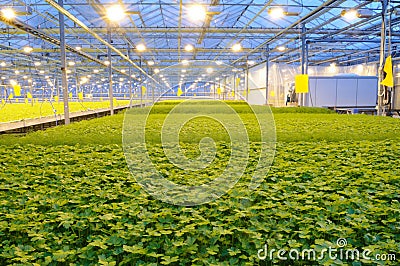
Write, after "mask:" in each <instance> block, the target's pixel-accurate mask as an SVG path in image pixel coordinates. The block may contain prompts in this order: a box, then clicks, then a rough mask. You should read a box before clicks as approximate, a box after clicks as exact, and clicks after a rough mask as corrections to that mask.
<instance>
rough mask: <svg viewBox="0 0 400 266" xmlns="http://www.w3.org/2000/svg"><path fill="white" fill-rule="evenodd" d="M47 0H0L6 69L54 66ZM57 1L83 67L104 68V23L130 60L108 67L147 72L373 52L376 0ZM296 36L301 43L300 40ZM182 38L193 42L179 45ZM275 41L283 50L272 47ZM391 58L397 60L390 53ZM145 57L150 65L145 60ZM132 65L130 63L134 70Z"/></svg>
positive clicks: (352, 60) (52, 18)
mask: <svg viewBox="0 0 400 266" xmlns="http://www.w3.org/2000/svg"><path fill="white" fill-rule="evenodd" d="M51 3H57V1H54V0H25V1H22V0H2V4H1V6H0V7H1V8H2V9H5V8H12V9H13V10H15V11H16V18H14V19H12V20H7V19H6V18H5V17H4V16H0V21H1V22H2V23H0V33H1V34H0V62H7V64H8V66H11V67H9V68H7V69H9V71H12V69H14V68H15V69H16V68H18V69H19V68H21V69H31V68H35V67H34V66H33V63H34V61H41V62H45V64H42V66H41V67H44V68H48V69H53V68H56V67H59V61H60V59H59V58H60V55H59V54H60V51H59V43H57V40H60V35H59V25H60V22H59V11H58V10H57V9H56V8H55V7H54V6H52V5H51ZM116 4H118V5H121V6H122V7H123V9H124V10H125V12H126V16H125V17H123V18H122V20H121V21H119V22H110V21H109V20H108V19H107V17H106V16H105V14H106V10H107V8H108V7H110V6H111V5H116ZM193 5H199V6H201V7H202V8H203V9H204V10H205V12H206V13H205V17H204V18H203V20H199V21H193V17H191V15H190V10H191V7H193ZM399 5H400V2H399V1H391V2H390V4H389V6H388V9H387V12H386V13H385V14H386V17H387V19H388V21H389V22H388V27H387V28H388V29H391V32H390V36H391V44H392V47H391V50H392V51H395V50H396V49H399V48H397V45H396V43H398V42H399V41H400V38H399V36H400V29H399V25H400V12H399V10H400V7H399ZM278 7H279V8H282V10H283V12H284V15H283V16H282V17H280V18H274V17H273V16H272V13H273V12H272V11H273V9H274V8H275V9H276V8H278ZM63 10H64V11H63V12H64V13H65V14H67V13H68V14H69V16H65V23H64V24H65V27H66V43H67V45H69V46H70V47H72V48H75V47H80V48H81V51H82V52H84V53H85V54H86V55H88V56H86V57H85V56H82V55H81V54H78V53H77V52H76V51H74V50H73V49H72V50H71V49H70V50H69V51H68V52H67V60H69V61H71V60H72V61H76V62H79V63H78V64H76V68H77V69H79V71H82V72H85V71H88V70H90V69H92V68H99V67H100V68H101V67H104V65H101V64H99V60H100V61H101V62H103V61H104V60H106V59H107V46H106V45H105V44H104V42H102V41H101V39H102V40H105V41H107V27H108V26H109V27H110V30H111V45H113V46H114V47H115V48H117V49H118V50H119V51H121V53H123V54H125V55H126V54H128V52H129V55H130V59H131V62H128V61H127V60H125V59H124V58H122V57H121V56H119V55H118V54H117V53H116V52H115V51H112V64H113V66H114V67H115V68H117V69H124V68H127V67H129V66H132V63H134V64H135V65H137V66H138V67H139V68H142V69H143V71H145V72H146V73H149V74H151V73H153V72H154V70H155V69H163V68H166V67H170V66H173V65H176V64H178V63H180V62H181V61H182V60H199V61H201V60H214V61H216V60H219V61H222V62H223V63H224V64H226V65H230V66H233V67H239V68H241V67H244V66H246V62H247V61H249V60H251V61H254V62H255V63H256V64H257V63H261V62H263V61H265V60H266V59H267V58H268V59H269V60H270V61H271V62H275V63H287V64H293V65H298V64H300V60H301V54H302V48H304V49H305V48H306V46H307V51H308V53H307V55H308V64H309V65H311V66H312V65H315V66H318V65H329V64H330V63H332V62H334V63H336V64H339V65H352V64H358V63H360V62H362V63H365V62H375V61H377V60H378V59H379V48H380V39H381V37H380V35H381V13H382V3H381V2H379V1H378V2H376V1H341V0H337V1H333V0H330V1H319V0H318V1H306V0H305V1H258V0H240V1H239V0H233V1H232V0H229V1H228V0H208V1H189V0H173V1H172V0H171V1H165V0H142V1H134V0H112V1H111V0H64V9H63ZM349 10H355V11H357V12H358V14H359V15H358V17H354V18H352V19H350V18H347V17H345V16H343V13H344V12H346V11H349ZM360 14H361V15H360ZM79 23H82V24H84V25H85V26H86V27H87V28H82V27H81V26H80V25H79ZM388 34H389V31H388ZM303 36H304V38H302V37H303ZM48 37H49V38H50V39H51V40H50V39H49V38H48ZM302 40H303V41H306V42H307V45H306V46H302ZM236 43H240V44H241V47H242V49H241V50H240V51H237V52H234V51H232V49H231V47H232V46H233V45H234V44H236ZM138 44H144V45H145V46H146V50H145V51H141V52H140V51H138V50H137V49H136V47H137V45H138ZM187 44H191V45H192V46H193V47H194V50H193V51H185V49H184V47H185V46H186V45H187ZM25 46H30V47H32V48H33V49H34V50H33V52H32V53H30V54H29V55H27V54H26V53H25V52H23V48H24V47H25ZM280 46H282V47H284V49H282V50H279V49H278V47H280ZM397 54H398V53H397ZM394 57H395V60H396V54H395V56H394ZM94 59H97V60H98V61H96V60H94ZM148 61H154V63H155V64H154V65H152V66H150V65H147V64H146V62H148ZM36 67H37V66H36ZM2 71H6V70H4V69H3V70H2ZM139 72H140V71H139V70H138V68H134V74H135V75H138V74H139Z"/></svg>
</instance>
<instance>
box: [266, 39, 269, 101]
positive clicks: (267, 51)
mask: <svg viewBox="0 0 400 266" xmlns="http://www.w3.org/2000/svg"><path fill="white" fill-rule="evenodd" d="M265 56H266V62H265V105H268V90H269V86H268V85H269V84H268V83H269V45H267V47H266V55H265Z"/></svg>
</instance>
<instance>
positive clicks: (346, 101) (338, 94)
mask: <svg viewBox="0 0 400 266" xmlns="http://www.w3.org/2000/svg"><path fill="white" fill-rule="evenodd" d="M309 88H310V92H309V93H307V94H306V101H305V105H306V106H313V107H374V106H376V101H377V88H378V78H377V77H366V76H351V77H346V76H336V77H310V80H309Z"/></svg>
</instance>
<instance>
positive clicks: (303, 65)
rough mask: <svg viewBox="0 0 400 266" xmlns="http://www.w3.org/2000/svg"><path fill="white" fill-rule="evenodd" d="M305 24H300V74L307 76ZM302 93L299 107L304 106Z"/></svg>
mask: <svg viewBox="0 0 400 266" xmlns="http://www.w3.org/2000/svg"><path fill="white" fill-rule="evenodd" d="M305 33H306V24H305V23H302V24H301V74H307V72H306V70H307V62H306V34H305ZM304 96H305V95H304V93H302V94H301V95H300V106H304V102H305V97H304Z"/></svg>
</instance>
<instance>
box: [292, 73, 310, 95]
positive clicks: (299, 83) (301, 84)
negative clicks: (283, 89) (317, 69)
mask: <svg viewBox="0 0 400 266" xmlns="http://www.w3.org/2000/svg"><path fill="white" fill-rule="evenodd" d="M295 91H296V93H308V75H307V74H301V75H296V78H295Z"/></svg>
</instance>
